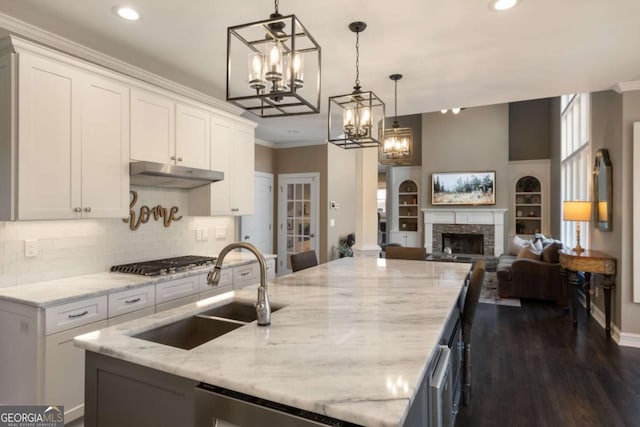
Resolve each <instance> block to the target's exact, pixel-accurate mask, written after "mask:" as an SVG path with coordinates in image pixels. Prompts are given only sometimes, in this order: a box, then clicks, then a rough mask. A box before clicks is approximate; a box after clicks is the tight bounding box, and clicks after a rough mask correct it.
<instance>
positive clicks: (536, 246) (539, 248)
mask: <svg viewBox="0 0 640 427" xmlns="http://www.w3.org/2000/svg"><path fill="white" fill-rule="evenodd" d="M532 246H533V248H534V249H535V251H536V252H537V253H538V255H540V254H542V249H544V247H543V246H542V242H541V241H540V240H536V241H535V242H533V244H532Z"/></svg>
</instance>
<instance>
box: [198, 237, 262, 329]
mask: <svg viewBox="0 0 640 427" xmlns="http://www.w3.org/2000/svg"><path fill="white" fill-rule="evenodd" d="M234 249H246V250H248V251H250V252H251V253H253V254H254V255H255V256H256V258H258V264H259V265H260V287H259V288H258V301H257V302H256V314H257V317H258V326H269V325H270V324H271V305H269V295H268V293H267V263H266V261H265V260H264V256H262V254H261V253H260V251H259V250H258V249H257V248H256V247H255V246H253V245H252V244H251V243H247V242H237V243H231V244H229V245H227V246H225V247H224V248H223V249H222V251H220V253H219V254H218V260H217V261H216V265H215V266H214V267H213V270H211V271H210V272H209V274H208V275H207V284H208V285H209V286H217V285H218V282H219V281H220V271H221V270H222V261H223V260H224V257H225V256H227V254H228V253H229V252H231V251H232V250H234Z"/></svg>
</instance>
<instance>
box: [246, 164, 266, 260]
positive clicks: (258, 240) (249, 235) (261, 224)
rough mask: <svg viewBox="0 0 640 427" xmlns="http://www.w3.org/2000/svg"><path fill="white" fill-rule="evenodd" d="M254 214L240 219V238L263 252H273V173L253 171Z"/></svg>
mask: <svg viewBox="0 0 640 427" xmlns="http://www.w3.org/2000/svg"><path fill="white" fill-rule="evenodd" d="M254 179H255V186H254V188H255V193H254V198H255V214H254V215H245V216H243V217H242V221H241V231H240V233H241V234H240V235H241V236H242V240H243V241H245V242H249V243H251V244H253V245H254V246H255V247H256V248H258V249H259V250H260V252H262V253H263V254H271V253H273V174H270V173H264V172H255V178H254Z"/></svg>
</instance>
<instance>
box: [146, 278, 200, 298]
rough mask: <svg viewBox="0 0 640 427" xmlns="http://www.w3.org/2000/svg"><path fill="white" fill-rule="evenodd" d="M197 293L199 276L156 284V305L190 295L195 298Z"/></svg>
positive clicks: (198, 290)
mask: <svg viewBox="0 0 640 427" xmlns="http://www.w3.org/2000/svg"><path fill="white" fill-rule="evenodd" d="M198 292H200V276H191V277H185V278H184V279H178V280H169V281H168V282H162V283H158V284H157V285H156V304H162V303H165V302H167V301H171V300H174V299H178V298H182V297H186V296H190V295H196V296H197V294H198Z"/></svg>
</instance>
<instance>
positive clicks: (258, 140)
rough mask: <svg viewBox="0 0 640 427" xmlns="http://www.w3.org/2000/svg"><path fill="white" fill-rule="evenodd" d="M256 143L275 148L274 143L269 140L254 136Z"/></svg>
mask: <svg viewBox="0 0 640 427" xmlns="http://www.w3.org/2000/svg"><path fill="white" fill-rule="evenodd" d="M256 144H258V145H263V146H265V147H269V148H276V144H275V143H273V142H271V141H265V140H264V139H260V138H256Z"/></svg>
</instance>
